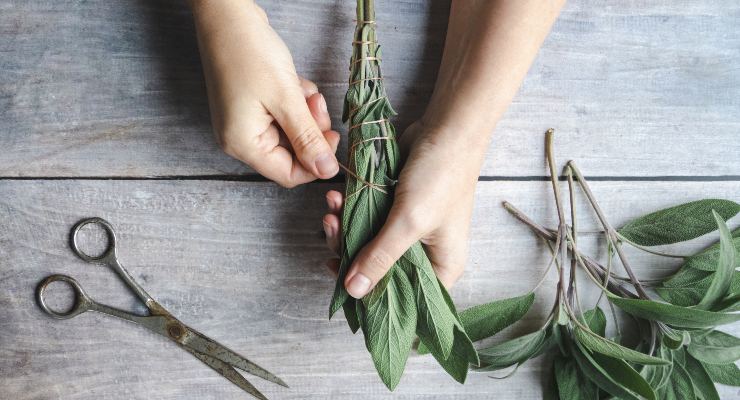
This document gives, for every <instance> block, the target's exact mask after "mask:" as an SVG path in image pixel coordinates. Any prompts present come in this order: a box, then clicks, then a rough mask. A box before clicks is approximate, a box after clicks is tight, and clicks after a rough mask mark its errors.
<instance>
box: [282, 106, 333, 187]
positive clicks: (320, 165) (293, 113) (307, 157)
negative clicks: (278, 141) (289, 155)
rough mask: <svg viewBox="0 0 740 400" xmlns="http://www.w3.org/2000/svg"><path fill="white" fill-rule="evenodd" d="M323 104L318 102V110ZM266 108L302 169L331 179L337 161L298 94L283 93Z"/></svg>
mask: <svg viewBox="0 0 740 400" xmlns="http://www.w3.org/2000/svg"><path fill="white" fill-rule="evenodd" d="M314 101H318V100H314ZM319 103H323V104H325V102H319ZM323 104H318V106H319V107H321V110H322V111H324V108H323V107H324V106H323ZM268 110H269V111H270V113H271V114H272V115H273V116H274V117H275V119H276V120H277V122H278V124H279V125H280V127H281V128H282V129H283V131H284V132H285V134H286V136H287V137H288V140H289V141H290V144H291V146H292V147H293V151H294V152H295V154H296V157H297V158H298V160H299V161H300V163H301V165H303V168H304V169H306V170H307V171H310V172H311V173H313V174H314V175H315V176H317V177H319V178H323V179H328V178H331V177H332V176H334V175H336V174H337V172H339V164H338V163H337V159H336V157H335V156H334V152H333V151H332V148H331V145H330V144H329V142H328V141H327V140H326V138H325V137H324V135H323V134H322V131H321V129H320V128H319V126H318V124H317V122H316V121H315V120H314V116H313V115H312V113H311V111H310V110H309V107H308V105H307V104H306V100H305V97H303V96H301V93H299V92H296V93H292V92H291V93H290V94H288V95H287V96H283V98H282V99H281V100H280V104H276V105H273V106H272V107H268ZM324 112H326V111H324Z"/></svg>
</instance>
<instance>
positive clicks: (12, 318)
mask: <svg viewBox="0 0 740 400" xmlns="http://www.w3.org/2000/svg"><path fill="white" fill-rule="evenodd" d="M183 3H184V2H183V1H182V0H132V1H103V0H88V1H71V0H26V1H12V0H0V149H1V152H0V221H2V228H1V229H0V398H2V399H14V400H25V399H65V400H66V399H96V400H100V399H119V398H120V399H244V398H245V395H244V394H243V393H242V392H240V391H239V390H238V389H237V388H236V387H235V386H232V385H230V384H229V383H228V382H226V381H225V380H223V379H222V378H221V377H220V376H219V375H217V374H216V373H214V372H213V371H211V370H209V369H208V368H207V367H205V366H204V365H203V364H201V363H200V362H199V361H198V360H196V359H195V358H193V357H192V356H190V355H188V354H186V353H185V352H183V351H180V350H178V349H177V348H176V347H175V346H173V345H172V344H171V343H169V342H167V341H166V340H164V339H162V338H160V337H157V336H155V335H153V334H151V333H149V332H147V331H146V330H143V329H140V328H136V327H134V326H131V325H129V324H126V323H124V322H121V321H118V320H115V319H112V318H108V317H104V316H101V315H91V314H88V315H84V316H81V317H79V318H76V319H73V320H69V321H63V322H59V321H54V320H52V319H50V318H49V317H47V316H46V315H45V314H43V313H42V312H41V311H40V310H39V308H38V307H37V306H36V305H35V304H34V297H33V291H34V288H35V286H36V284H37V283H38V282H39V280H40V279H42V278H43V277H45V276H46V275H48V274H50V273H53V272H58V273H67V274H70V275H73V276H75V277H77V278H78V280H79V281H80V283H81V284H82V285H83V287H85V288H86V289H87V291H88V292H89V293H90V295H91V296H92V297H93V298H95V299H98V300H100V301H103V302H106V303H108V304H118V305H122V306H124V307H126V306H131V305H132V304H133V303H134V302H133V299H132V296H130V295H129V293H127V292H126V290H125V288H124V287H123V285H122V284H121V283H120V282H119V281H118V280H117V279H116V278H115V277H114V275H113V274H112V273H111V272H110V271H108V270H106V269H105V268H96V267H93V266H90V265H87V264H84V263H82V262H81V261H80V260H78V259H76V258H75V257H74V256H73V254H72V253H71V252H70V250H69V248H68V245H67V235H68V231H69V228H70V227H71V225H72V224H74V223H75V222H76V221H77V220H78V219H80V218H82V217H86V216H101V217H104V218H106V219H108V220H110V221H111V222H112V223H113V224H114V225H115V226H116V228H117V229H118V231H119V233H120V238H119V239H120V246H121V247H120V249H121V251H120V257H121V259H122V262H123V263H124V264H125V265H126V266H127V267H128V269H129V270H130V271H131V273H132V274H133V275H134V277H135V278H136V279H137V280H138V281H139V282H141V283H142V285H143V286H144V287H145V288H146V289H147V290H148V291H149V292H150V293H151V294H152V295H153V296H154V297H155V298H157V299H159V300H160V301H161V302H162V303H163V304H164V305H165V307H167V308H168V309H170V310H171V311H172V312H173V313H174V314H175V315H177V316H178V317H180V318H181V319H182V320H183V321H184V322H186V323H188V324H191V325H192V326H194V327H197V328H198V329H200V330H202V331H203V332H205V333H207V334H208V335H209V336H212V337H213V338H215V339H216V340H219V341H220V342H222V343H224V344H227V345H228V346H229V347H231V348H234V349H236V350H238V351H240V352H242V353H244V354H245V355H247V356H249V357H250V358H252V359H253V360H254V361H256V362H257V363H259V364H261V365H263V366H265V367H266V368H268V369H270V370H273V371H275V372H276V373H278V374H279V375H280V376H281V377H283V378H284V379H285V380H286V381H288V382H289V383H290V384H291V385H292V389H290V390H284V389H281V388H276V387H273V385H267V384H264V382H259V380H255V381H257V382H256V383H257V385H258V386H259V387H260V389H263V390H264V392H265V393H266V394H267V395H268V396H269V397H271V398H276V399H304V398H319V399H330V398H331V399H349V398H361V399H363V400H369V399H381V398H391V397H393V398H396V399H412V398H414V399H415V398H425V399H429V398H438V399H490V398H501V399H537V398H540V397H541V386H542V382H543V381H544V380H545V379H547V378H546V377H547V373H548V372H549V370H548V369H549V366H548V365H549V364H545V363H544V362H543V360H537V361H534V362H529V363H527V364H525V365H524V366H522V367H521V368H519V371H518V372H517V373H516V374H515V375H514V376H513V377H511V378H510V379H508V380H503V381H500V380H494V379H490V378H489V377H488V375H486V374H471V376H470V377H469V379H468V382H467V384H466V385H464V386H461V385H459V384H457V383H455V382H454V381H453V380H452V379H451V378H449V377H448V376H447V375H446V374H445V373H444V372H443V371H442V370H441V369H440V368H439V367H438V366H437V365H436V363H435V362H434V361H433V360H432V359H431V358H430V357H428V356H426V357H421V356H412V357H411V359H410V360H409V362H408V366H407V368H406V374H405V376H404V378H403V379H402V381H401V384H400V385H399V387H398V389H397V390H396V391H395V393H393V395H391V394H390V393H389V392H388V391H387V390H386V389H385V387H384V386H383V385H382V384H381V383H380V380H379V379H378V377H377V376H376V373H375V371H374V369H373V366H372V363H371V361H370V359H369V356H368V355H367V353H366V351H365V349H364V345H363V341H362V337H361V336H359V335H355V336H353V335H351V334H350V332H349V330H348V329H347V327H346V324H345V322H344V320H343V316H342V315H341V313H340V315H338V316H337V317H336V318H335V319H333V320H332V321H329V320H327V308H328V302H329V298H330V294H331V291H332V287H333V282H332V279H331V278H330V277H329V275H328V274H327V273H326V271H325V268H324V267H323V266H322V264H323V261H324V259H325V258H327V257H328V256H329V253H328V251H327V250H326V249H325V248H324V245H323V243H322V240H321V237H320V234H319V232H320V230H321V223H320V217H321V215H322V212H323V209H324V200H323V194H324V192H325V191H326V190H327V189H329V188H339V187H341V179H337V180H336V181H334V182H329V183H313V184H310V185H306V186H303V187H301V188H298V189H294V190H285V189H281V188H279V187H278V186H277V185H274V184H272V183H269V182H265V181H264V180H263V179H260V178H259V177H258V176H257V175H256V174H255V173H254V172H253V171H251V170H249V169H248V168H247V167H245V166H244V165H242V164H240V163H239V162H237V161H235V160H232V159H230V158H228V157H227V156H225V155H224V154H222V152H221V151H220V150H219V149H218V148H217V146H216V144H215V142H214V140H213V139H212V136H211V133H210V126H209V117H208V108H207V103H206V96H205V89H204V84H203V79H202V76H201V70H200V63H199V58H198V52H197V47H196V43H195V40H194V32H193V25H192V19H191V16H190V14H189V12H188V10H187V9H186V7H185V5H184V4H183ZM260 3H261V4H262V5H263V6H264V7H265V8H266V10H267V12H268V15H269V17H270V20H271V23H272V24H273V25H274V27H275V29H276V30H277V31H278V32H279V33H280V35H281V36H282V37H283V38H284V39H285V41H286V42H287V43H288V46H289V47H290V49H291V50H292V52H293V54H294V58H295V62H296V65H297V68H298V70H299V72H300V73H301V74H302V75H304V76H306V77H308V78H309V79H312V80H314V81H316V82H317V83H318V85H319V87H320V88H321V89H322V90H323V91H324V93H325V94H326V96H327V99H328V102H329V108H330V112H331V113H332V115H334V116H335V117H338V116H339V115H340V109H341V101H342V96H343V92H344V90H345V87H346V77H347V63H348V59H349V55H350V46H349V42H350V40H351V31H352V18H353V5H352V4H351V3H353V2H350V1H339V0H336V1H310V0H300V1H298V0H296V1H260ZM637 3H638V2H624V1H600V2H598V4H593V2H582V1H575V0H574V1H572V2H571V3H570V4H568V5H567V6H566V8H565V10H564V12H563V14H562V16H561V17H560V19H559V20H558V22H557V23H556V25H555V27H554V30H553V32H552V34H551V35H550V37H549V38H548V39H547V41H546V43H545V45H544V47H543V49H542V50H541V52H540V54H539V57H538V59H537V61H536V62H535V64H534V66H533V67H532V69H531V71H530V73H529V75H528V77H527V79H526V81H525V83H524V86H523V87H522V89H521V91H520V93H519V95H518V96H517V97H516V99H515V101H514V103H513V104H512V106H511V108H510V110H509V112H508V113H507V115H506V117H505V119H504V120H503V121H502V122H501V123H500V124H499V126H498V128H497V130H496V134H495V137H494V139H493V143H492V145H491V147H490V149H489V153H488V157H487V159H486V162H485V165H484V167H483V171H482V173H481V174H482V175H481V178H480V182H479V185H478V192H477V203H476V208H475V213H474V217H473V228H472V229H473V232H472V239H471V241H472V242H471V256H470V260H469V263H468V266H467V270H466V273H465V275H464V277H463V278H462V280H461V281H460V282H459V283H458V284H457V286H455V288H454V290H453V291H452V295H453V297H454V298H455V300H456V301H457V303H458V305H459V306H460V307H463V308H464V307H467V306H471V305H474V304H478V303H482V302H485V301H489V300H491V299H494V298H502V297H509V296H514V295H518V294H522V293H524V292H526V291H527V290H529V289H531V288H532V287H533V286H534V284H535V283H536V281H537V279H538V278H539V275H540V274H541V272H542V270H543V268H544V265H545V263H546V252H545V249H544V247H543V246H542V245H541V244H539V243H538V242H537V240H536V239H535V238H534V237H533V236H532V235H531V234H530V233H529V231H528V230H527V229H526V228H524V227H523V226H521V225H520V224H519V223H517V222H516V221H514V220H513V218H511V217H510V216H509V215H507V214H506V212H505V211H504V210H503V209H502V208H501V206H500V203H501V201H502V200H504V199H507V200H509V201H511V202H512V203H514V204H515V205H517V206H518V207H519V208H521V209H522V210H524V211H525V212H527V213H529V214H530V215H531V216H532V217H534V218H535V219H537V220H539V221H542V222H543V223H545V224H547V225H554V224H555V219H554V204H553V201H552V198H551V195H550V191H549V188H548V182H547V181H546V170H545V166H544V160H543V132H544V130H545V129H546V128H548V127H550V126H553V127H555V128H556V129H557V130H558V134H557V139H556V143H557V152H558V154H559V155H561V158H560V161H561V164H562V162H564V161H566V160H567V159H574V160H577V162H578V163H579V165H580V167H581V169H582V170H583V171H584V173H585V174H586V175H587V176H588V177H590V178H591V182H592V186H593V189H594V192H595V193H596V196H597V197H598V198H599V199H600V200H601V202H602V206H603V208H604V209H605V210H606V213H607V214H608V216H609V217H610V218H611V220H612V222H613V223H614V224H616V225H619V224H621V223H624V222H625V221H627V220H629V219H630V218H632V217H635V216H637V215H640V214H641V213H644V212H647V211H651V210H654V209H657V208H659V207H664V206H668V205H672V204H675V203H678V202H682V201H687V200H693V199H699V198H703V197H723V198H729V199H734V200H740V196H739V195H738V193H739V192H740V157H739V156H738V155H739V154H740V140H738V134H739V133H740V69H738V65H740V30H738V26H740V5H738V4H737V3H736V2H732V1H688V0H681V1H659V2H658V1H656V2H650V3H651V4H649V5H638V4H637ZM448 8H449V2H447V1H424V0H405V1H398V2H391V1H379V4H378V16H377V19H378V21H379V30H380V32H379V35H380V40H381V42H382V44H384V45H385V48H384V64H383V66H384V71H385V75H386V79H387V83H388V90H389V94H390V97H391V99H392V100H393V103H394V105H395V106H396V108H397V109H398V111H399V113H400V115H399V117H398V118H397V120H396V122H397V124H398V126H399V128H401V129H402V128H403V127H405V126H406V125H408V124H409V122H410V121H412V120H413V119H415V118H417V117H419V115H420V114H421V112H422V110H423V108H424V105H425V103H426V100H427V99H428V97H429V95H430V92H431V90H432V87H433V83H434V76H435V71H436V69H437V67H438V65H439V60H440V56H441V51H442V46H443V42H444V34H445V28H446V18H447V11H448ZM334 125H335V127H341V126H342V125H341V124H340V121H339V120H338V118H335V120H334ZM343 146H344V144H343ZM342 153H343V151H342ZM461 156H464V155H461ZM580 201H581V202H583V201H582V199H581V200H580ZM582 209H583V210H586V208H585V206H584V208H582ZM580 217H581V221H580V224H581V227H582V229H583V230H594V229H596V227H597V226H596V224H595V221H594V219H593V215H592V213H590V212H582V213H581V216H580ZM731 223H732V226H733V227H734V226H737V225H738V219H735V220H733V221H731ZM712 240H716V237H715V236H712V237H706V238H702V239H699V240H696V241H694V242H692V243H690V244H689V245H687V246H680V247H676V246H674V247H672V248H671V249H673V250H675V251H682V252H686V251H687V249H689V250H691V249H698V248H700V247H702V246H703V245H706V243H708V242H710V241H712ZM599 244H600V243H599V242H598V241H597V240H596V239H595V235H590V236H589V235H586V237H585V239H584V244H583V246H587V247H589V248H590V250H592V251H593V252H594V253H595V254H596V255H597V256H603V243H601V246H599ZM630 255H631V256H632V259H633V260H634V261H633V262H634V263H636V264H638V268H639V271H640V274H641V275H642V276H652V277H655V276H664V275H666V274H668V273H669V272H670V271H672V270H673V269H674V268H675V267H676V265H677V264H676V262H675V261H666V260H655V258H654V257H649V256H646V255H645V254H644V253H638V252H636V251H630ZM552 283H553V279H552V277H551V279H549V280H548V282H547V283H546V284H545V286H544V288H543V289H541V290H540V291H538V299H537V302H536V305H535V307H534V308H533V310H532V311H531V312H530V313H529V314H528V315H527V316H526V317H525V319H524V321H523V322H522V323H521V324H519V325H516V326H515V327H513V328H512V329H509V330H507V331H505V332H503V333H502V334H501V335H500V336H499V337H498V338H497V339H494V340H501V339H502V338H507V337H511V336H512V335H514V334H517V333H522V332H526V331H529V330H532V329H534V328H535V327H536V326H538V324H541V323H542V320H543V318H544V316H545V315H546V312H547V311H546V310H547V309H548V307H549V306H550V304H551V301H552V296H553V290H552V287H553V285H552ZM592 292H593V291H592ZM726 329H727V330H729V331H731V332H734V333H735V334H737V333H740V326H737V325H736V326H730V327H727V328H726ZM545 361H546V360H545ZM721 392H722V394H723V397H725V398H733V397H734V398H737V396H740V393H739V392H738V391H737V389H736V388H730V387H722V388H721Z"/></svg>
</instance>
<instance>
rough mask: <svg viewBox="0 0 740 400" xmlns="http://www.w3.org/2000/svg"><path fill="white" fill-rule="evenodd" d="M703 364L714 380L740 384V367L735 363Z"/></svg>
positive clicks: (728, 383) (728, 384)
mask: <svg viewBox="0 0 740 400" xmlns="http://www.w3.org/2000/svg"><path fill="white" fill-rule="evenodd" d="M701 364H702V366H704V370H705V371H707V374H709V377H710V378H712V381H713V382H716V383H721V384H723V385H727V386H740V368H738V367H737V365H735V364H734V363H732V364H723V365H715V364H705V363H701Z"/></svg>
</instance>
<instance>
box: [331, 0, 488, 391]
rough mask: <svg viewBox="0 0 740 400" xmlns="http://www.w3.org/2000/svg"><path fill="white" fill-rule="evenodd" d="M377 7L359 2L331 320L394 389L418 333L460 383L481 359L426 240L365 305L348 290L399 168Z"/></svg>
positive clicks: (381, 218)
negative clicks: (353, 336) (356, 335)
mask: <svg viewBox="0 0 740 400" xmlns="http://www.w3.org/2000/svg"><path fill="white" fill-rule="evenodd" d="M373 3H374V2H373V1H372V0H358V1H357V28H356V29H355V35H354V40H353V51H352V59H351V62H350V78H349V89H348V90H347V95H346V98H345V102H344V113H343V120H344V121H345V122H346V123H348V124H349V125H350V128H349V165H348V166H347V178H346V193H345V204H344V211H343V214H342V226H343V227H344V229H343V240H342V247H341V254H340V256H341V262H340V266H339V276H338V279H337V284H336V289H335V291H334V296H333V298H332V301H331V306H330V316H331V315H333V314H334V313H335V312H336V311H337V310H339V308H343V309H344V315H345V316H346V318H347V322H348V323H349V326H350V328H351V329H352V331H353V332H356V331H357V330H358V329H361V330H362V332H363V334H364V336H365V344H366V346H367V349H368V351H369V352H370V355H371V357H372V359H373V362H374V364H375V368H376V369H377V371H378V374H379V375H380V377H381V379H382V380H383V383H385V384H386V386H388V388H389V389H391V390H393V389H394V388H395V387H396V385H397V384H398V382H399V380H400V379H401V375H402V374H403V370H404V367H405V366H406V360H407V359H408V356H409V352H410V351H411V347H412V344H413V342H414V339H415V337H417V336H418V337H419V339H420V340H421V343H423V344H424V345H425V346H426V347H428V348H429V349H431V352H432V354H433V355H434V357H435V358H436V359H437V361H439V363H440V364H441V365H442V367H444V368H445V370H447V371H448V372H449V373H450V374H451V375H452V376H453V377H455V379H457V380H458V381H460V382H463V381H464V380H465V376H466V375H467V370H468V364H474V365H478V363H479V360H478V355H477V353H476V351H475V348H474V347H473V344H472V341H471V340H470V338H469V337H468V335H467V334H466V333H465V329H464V328H463V324H462V322H461V321H460V318H458V315H457V312H456V311H455V306H454V305H453V303H452V301H451V300H450V297H449V295H448V294H447V292H446V291H445V288H444V286H442V285H441V284H440V282H439V281H438V280H437V276H436V275H435V273H434V270H433V269H432V265H431V263H430V262H429V259H428V258H427V255H426V253H425V252H424V248H423V247H422V245H421V243H418V242H417V243H416V244H414V245H413V246H412V247H411V248H410V249H409V250H408V251H407V252H406V253H405V254H404V255H403V256H402V257H401V259H399V260H398V261H397V262H396V263H395V264H394V265H393V267H392V268H391V269H390V271H389V272H388V273H387V274H386V276H385V277H384V278H383V279H382V280H381V281H380V282H379V283H378V284H377V285H376V286H375V288H374V289H373V290H372V291H371V292H370V293H369V294H368V295H367V296H365V298H363V299H362V300H355V299H354V298H351V297H350V296H349V295H348V293H347V291H346V290H345V288H344V279H345V277H346V276H347V271H348V269H349V266H350V265H351V263H352V260H353V259H354V258H355V256H356V255H357V253H358V252H359V251H360V249H362V247H363V246H364V245H365V244H367V243H368V242H369V241H370V240H371V239H372V238H373V237H374V236H375V235H376V234H377V233H378V231H379V229H380V227H381V226H382V225H383V223H384V222H385V219H386V217H387V214H388V212H389V210H390V207H391V204H392V202H393V187H394V184H395V182H396V179H397V178H398V173H399V170H400V155H399V150H398V144H397V143H396V134H395V130H394V128H393V125H392V124H391V123H390V121H389V118H390V117H392V116H393V115H395V112H394V111H393V108H392V107H391V105H390V102H389V101H388V98H387V97H386V93H385V89H384V86H383V80H382V75H381V72H380V58H381V54H380V46H378V43H377V40H376V36H375V10H374V6H373Z"/></svg>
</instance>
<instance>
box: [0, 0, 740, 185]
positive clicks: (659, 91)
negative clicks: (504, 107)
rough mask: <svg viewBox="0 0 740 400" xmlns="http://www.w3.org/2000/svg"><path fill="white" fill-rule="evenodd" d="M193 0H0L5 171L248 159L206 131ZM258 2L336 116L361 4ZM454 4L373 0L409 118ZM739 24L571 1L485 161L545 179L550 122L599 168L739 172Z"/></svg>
mask: <svg viewBox="0 0 740 400" xmlns="http://www.w3.org/2000/svg"><path fill="white" fill-rule="evenodd" d="M183 3H184V1H182V0H131V1H104V0H91V1H84V2H81V1H70V0H67V1H59V0H31V1H17V0H15V1H14V0H0V11H1V12H0V70H2V74H0V148H2V149H3V150H4V152H5V154H4V155H3V157H2V158H0V175H1V176H171V175H214V174H215V175H222V174H234V173H247V172H248V169H247V168H245V167H244V166H243V165H241V164H240V163H238V162H236V161H235V160H231V159H229V158H228V157H227V156H225V155H223V154H221V152H220V151H219V150H218V149H217V146H216V144H215V142H214V141H213V139H212V137H211V134H210V127H209V122H208V109H207V104H206V98H205V89H204V85H203V80H202V76H201V70H200V67H199V61H198V54H197V46H196V44H195V41H194V40H193V34H194V33H193V27H192V20H191V17H190V15H189V13H188V11H187V10H186V7H185V6H184V4H183ZM260 3H261V4H262V5H263V6H264V7H265V8H266V10H267V12H268V14H269V16H270V19H271V21H272V24H273V25H274V26H275V28H276V29H277V30H278V32H279V33H280V35H281V36H282V37H283V38H284V39H285V41H286V42H287V43H288V45H289V47H290V49H291V50H292V51H293V54H294V58H295V61H296V64H297V68H298V70H299V72H300V73H301V74H303V75H304V76H306V77H308V78H310V79H312V80H314V81H316V82H317V83H318V84H319V87H320V88H321V89H322V90H323V91H324V92H325V93H326V95H327V98H328V102H329V106H330V111H331V112H332V113H333V115H334V116H335V118H334V123H335V126H336V127H340V126H341V124H340V123H339V120H338V118H339V115H340V111H341V101H342V97H343V93H344V91H345V90H346V76H347V63H348V59H349V54H350V46H349V42H350V38H351V29H352V24H353V23H352V18H353V3H354V2H352V1H346V0H344V1H340V0H334V1H330V0H322V1H319V0H298V1H261V2H260ZM448 8H449V1H442V0H434V1H425V0H405V1H394V2H391V1H386V2H379V5H378V18H377V19H378V21H379V22H380V24H379V29H380V40H381V41H382V43H383V44H384V45H385V46H384V61H385V62H384V71H385V74H386V77H387V81H388V90H389V92H390V96H391V99H392V101H393V103H394V104H395V106H396V108H397V109H398V111H399V113H400V114H399V116H398V118H397V119H396V122H397V123H398V125H399V128H403V127H404V126H406V125H408V123H409V122H410V121H412V120H413V119H415V118H418V117H419V116H420V115H421V113H422V111H423V109H424V106H425V104H426V102H427V98H428V96H429V94H430V93H431V90H432V86H433V84H434V77H435V74H436V69H437V66H438V64H439V59H440V56H441V52H442V46H443V43H444V34H445V29H446V19H447V10H448ZM738 26H740V3H738V2H736V1H732V0H719V1H692V0H680V1H673V0H671V1H652V2H626V1H618V0H615V1H599V2H581V1H573V2H571V3H570V4H568V5H567V6H566V8H565V10H564V11H563V14H562V16H561V18H560V19H559V21H558V22H557V23H556V25H555V27H554V30H553V32H552V35H550V37H549V38H548V39H547V41H546V43H545V45H544V47H543V49H542V51H541V53H540V55H539V57H538V59H537V61H536V63H535V65H534V66H533V67H532V70H531V72H530V74H529V76H528V78H527V80H526V82H525V84H524V86H523V88H522V90H521V92H520V94H519V95H518V96H517V98H516V100H515V101H514V104H513V105H512V107H511V109H510V111H509V112H508V114H507V116H506V118H505V119H504V120H503V121H501V123H500V125H499V128H498V130H497V132H496V136H495V139H494V140H493V143H492V145H491V150H490V152H489V156H488V159H487V161H486V163H485V166H484V172H483V175H497V176H530V175H541V173H542V168H541V167H542V160H541V153H542V141H541V133H542V132H543V131H544V130H545V129H546V128H548V127H550V126H554V127H556V128H558V130H560V131H562V132H564V133H565V136H564V138H563V142H562V144H561V148H562V150H563V151H564V152H565V154H568V155H569V156H570V157H573V158H576V159H579V160H581V163H582V164H583V165H584V167H588V170H589V171H590V173H591V174H593V175H608V176H634V175H639V176H655V175H692V176H693V175H699V176H705V175H710V176H721V175H738V174H739V172H738V169H739V168H738V164H740V160H738V157H731V155H733V154H738V153H739V152H740V144H739V142H738V141H737V140H736V137H737V132H738V130H739V129H740V103H739V102H740V100H739V99H740V70H738V68H737V65H739V64H740V30H739V29H737V27H738ZM666 146H670V147H671V150H672V151H671V152H667V151H665V148H666Z"/></svg>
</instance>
